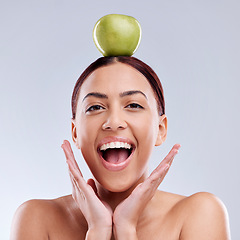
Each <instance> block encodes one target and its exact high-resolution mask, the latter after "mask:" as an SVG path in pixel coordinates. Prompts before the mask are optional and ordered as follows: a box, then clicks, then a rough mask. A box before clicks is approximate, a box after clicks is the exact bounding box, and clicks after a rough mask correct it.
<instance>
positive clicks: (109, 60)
mask: <svg viewBox="0 0 240 240" xmlns="http://www.w3.org/2000/svg"><path fill="white" fill-rule="evenodd" d="M117 62H120V63H125V64H127V65H129V66H131V67H133V68H135V69H136V70H138V71H139V72H140V73H142V74H143V75H144V76H145V77H146V79H147V80H148V82H149V83H150V85H151V87H152V89H153V92H154V94H155V99H156V101H157V105H158V112H159V115H160V116H161V115H163V114H165V100H164V94H163V88H162V84H161V82H160V80H159V78H158V76H157V74H156V73H155V72H154V71H153V69H152V68H151V67H150V66H148V65H147V64H146V63H144V62H142V61H141V60H139V59H137V58H135V57H128V56H117V57H100V58H98V59H97V60H96V61H95V62H93V63H91V64H90V65H89V66H88V67H87V68H86V69H85V71H84V72H83V73H82V74H81V76H80V77H79V78H78V80H77V82H76V84H75V87H74V89H73V94H72V119H75V117H76V109H77V101H78V95H79V90H80V87H81V86H82V84H83V82H84V80H85V79H86V78H87V77H88V76H89V75H90V74H91V73H92V72H94V71H95V70H96V69H98V68H100V67H103V66H107V65H111V64H114V63H117Z"/></svg>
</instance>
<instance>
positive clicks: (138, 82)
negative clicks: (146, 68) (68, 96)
mask: <svg viewBox="0 0 240 240" xmlns="http://www.w3.org/2000/svg"><path fill="white" fill-rule="evenodd" d="M129 90H141V91H143V92H144V93H145V94H146V95H153V91H152V88H151V85H150V83H149V82H148V80H147V79H146V77H145V76H144V75H143V74H142V73H140V72H139V71H138V70H136V69H135V68H133V67H131V66H129V65H127V64H124V63H114V64H111V65H108V66H104V67H100V68H98V69H96V70H95V71H94V72H93V73H92V74H91V75H90V76H88V77H87V78H86V79H85V81H84V82H83V84H82V86H81V89H80V93H79V94H80V95H81V97H80V98H83V97H84V96H83V95H86V94H88V93H89V92H92V91H94V92H104V93H105V92H106V93H121V92H125V91H129ZM80 95H79V96H80Z"/></svg>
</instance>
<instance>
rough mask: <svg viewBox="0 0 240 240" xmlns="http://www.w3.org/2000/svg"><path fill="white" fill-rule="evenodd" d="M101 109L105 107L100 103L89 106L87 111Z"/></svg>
mask: <svg viewBox="0 0 240 240" xmlns="http://www.w3.org/2000/svg"><path fill="white" fill-rule="evenodd" d="M101 109H104V108H103V107H102V106H100V105H93V106H91V107H89V108H88V109H87V111H86V112H93V111H98V110H101Z"/></svg>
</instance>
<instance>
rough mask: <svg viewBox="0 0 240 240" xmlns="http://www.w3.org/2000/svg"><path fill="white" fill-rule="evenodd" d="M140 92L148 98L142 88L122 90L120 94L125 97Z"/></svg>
mask: <svg viewBox="0 0 240 240" xmlns="http://www.w3.org/2000/svg"><path fill="white" fill-rule="evenodd" d="M139 93H140V94H142V95H143V96H144V97H145V98H146V99H147V96H146V95H145V94H144V93H143V92H142V91H140V90H130V91H126V92H122V93H120V94H119V95H120V97H125V96H129V95H134V94H139Z"/></svg>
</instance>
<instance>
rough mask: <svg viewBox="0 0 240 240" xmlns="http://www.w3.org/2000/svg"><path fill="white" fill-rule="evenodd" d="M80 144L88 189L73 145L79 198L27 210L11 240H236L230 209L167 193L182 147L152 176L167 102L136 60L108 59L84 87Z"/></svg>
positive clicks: (80, 85)
mask: <svg viewBox="0 0 240 240" xmlns="http://www.w3.org/2000/svg"><path fill="white" fill-rule="evenodd" d="M72 113H73V116H72V138H73V142H74V144H75V145H76V147H77V148H78V149H80V150H81V152H82V154H83V157H84V159H85V161H86V163H87V164H88V166H89V168H90V170H91V172H92V174H93V179H89V180H88V181H87V182H85V180H84V179H83V177H82V174H81V171H80V169H79V167H78V165H77V162H76V161H75V159H74V156H73V152H72V150H71V146H70V143H69V142H68V141H64V143H63V144H62V148H63V150H64V153H65V156H66V159H67V164H68V168H69V174H70V179H71V182H72V186H73V192H72V195H69V196H64V197H61V198H58V199H54V200H31V201H28V202H26V203H24V204H23V205H22V206H20V207H19V209H18V210H17V213H16V215H15V218H14V221H13V228H12V234H11V239H12V240H13V239H14V240H20V239H24V240H28V239H31V240H32V239H36V240H38V239H39V240H40V239H41V240H42V239H51V240H52V239H57V240H61V239H71V240H74V239H76V240H79V239H131V240H132V239H164V240H167V239H171V240H173V239H184V240H188V239H190V240H200V239H201V240H202V239H204V240H207V239H209V240H210V239H211V240H213V239H217V240H226V239H230V235H229V229H228V219H227V213H226V210H225V207H224V206H223V204H222V203H221V202H220V201H219V200H218V199H217V198H216V197H215V196H213V195H212V194H209V193H197V194H194V195H192V196H189V197H185V196H180V195H176V194H172V193H167V192H163V191H159V190H158V189H157V188H158V186H159V185H160V183H161V182H162V181H163V179H164V177H165V175H166V173H167V172H168V169H169V167H170V166H171V164H172V161H173V158H174V157H175V155H176V154H177V152H178V150H179V148H180V145H179V144H176V145H174V146H173V148H172V149H171V151H170V152H169V154H168V155H167V156H166V157H165V158H164V160H163V161H162V162H161V163H160V164H159V166H158V167H157V168H156V169H155V170H154V171H153V172H152V173H151V174H150V176H148V161H149V158H150V155H151V152H152V150H153V147H154V146H160V145H161V144H162V143H163V142H164V141H165V139H166V135H167V117H166V115H165V103H164V95H163V90H162V86H161V83H160V81H159V79H158V77H157V75H156V74H155V73H154V71H153V70H152V69H151V68H150V67H149V66H147V65H146V64H145V63H143V62H141V61H140V60H138V59H136V58H134V57H102V58H100V59H98V60H97V61H95V62H94V63H92V64H91V65H90V66H89V67H88V68H87V69H86V70H85V71H84V72H83V74H82V75H81V76H80V78H79V79H78V81H77V83H76V85H75V88H74V91H73V96H72Z"/></svg>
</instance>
